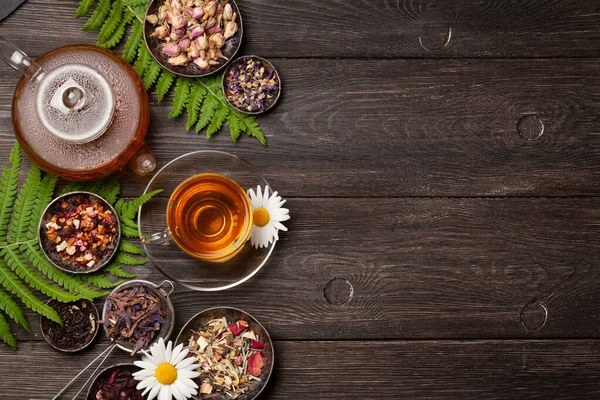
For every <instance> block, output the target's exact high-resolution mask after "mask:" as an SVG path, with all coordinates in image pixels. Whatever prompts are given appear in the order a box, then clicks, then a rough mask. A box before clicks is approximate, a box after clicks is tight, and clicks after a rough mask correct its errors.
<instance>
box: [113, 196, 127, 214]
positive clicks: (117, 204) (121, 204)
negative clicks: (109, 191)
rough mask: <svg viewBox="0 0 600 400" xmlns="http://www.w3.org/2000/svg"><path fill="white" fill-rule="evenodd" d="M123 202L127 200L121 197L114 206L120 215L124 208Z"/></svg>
mask: <svg viewBox="0 0 600 400" xmlns="http://www.w3.org/2000/svg"><path fill="white" fill-rule="evenodd" d="M123 204H125V200H123V199H119V200H117V202H116V203H115V205H114V206H113V207H114V208H115V211H116V212H117V214H118V215H121V211H122V210H123Z"/></svg>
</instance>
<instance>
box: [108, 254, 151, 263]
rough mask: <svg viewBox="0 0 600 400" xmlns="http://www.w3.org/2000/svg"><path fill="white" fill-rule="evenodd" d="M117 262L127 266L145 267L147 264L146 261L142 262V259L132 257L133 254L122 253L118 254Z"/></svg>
mask: <svg viewBox="0 0 600 400" xmlns="http://www.w3.org/2000/svg"><path fill="white" fill-rule="evenodd" d="M115 261H116V262H118V263H120V264H125V265H144V264H146V260H142V259H139V258H136V257H134V256H132V255H131V254H127V253H121V252H119V253H117V255H116V256H115Z"/></svg>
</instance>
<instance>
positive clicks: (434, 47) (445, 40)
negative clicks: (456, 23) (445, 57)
mask: <svg viewBox="0 0 600 400" xmlns="http://www.w3.org/2000/svg"><path fill="white" fill-rule="evenodd" d="M442 35H443V37H442V40H441V45H430V46H426V45H425V43H423V42H424V40H423V38H422V37H421V36H419V44H420V45H421V47H422V48H423V49H425V50H427V51H434V50H441V49H447V48H448V46H449V45H450V39H452V27H450V25H448V29H447V31H444V33H443V34H442ZM430 40H431V39H428V41H430ZM434 40H436V39H434Z"/></svg>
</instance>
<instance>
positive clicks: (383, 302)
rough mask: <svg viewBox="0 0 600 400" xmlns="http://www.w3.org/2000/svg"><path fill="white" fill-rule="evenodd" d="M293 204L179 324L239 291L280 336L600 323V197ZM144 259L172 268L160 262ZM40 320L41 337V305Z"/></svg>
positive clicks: (581, 328)
mask: <svg viewBox="0 0 600 400" xmlns="http://www.w3.org/2000/svg"><path fill="white" fill-rule="evenodd" d="M288 205H289V208H290V210H292V211H291V216H292V219H291V220H290V221H289V232H286V233H283V234H282V235H281V236H282V240H281V242H280V243H279V244H278V246H277V247H276V249H275V252H274V253H273V256H272V259H271V260H270V261H269V263H268V264H267V265H266V266H265V267H264V268H263V269H262V270H261V271H260V272H259V273H258V274H257V275H256V276H255V277H253V278H252V279H251V280H250V281H248V282H246V283H244V284H242V285H240V286H238V287H236V288H233V289H230V290H226V291H223V292H215V293H199V292H191V291H189V290H185V289H184V288H182V287H178V290H177V291H176V292H175V293H174V294H173V296H172V299H173V301H174V304H175V309H176V310H177V311H176V329H180V327H182V326H183V325H184V324H185V322H186V321H187V320H188V319H189V318H191V317H192V316H193V315H195V314H196V313H198V312H200V311H202V310H203V309H205V308H209V307H211V306H222V305H228V306H234V307H239V308H241V309H244V310H247V311H248V312H250V313H251V314H253V315H255V316H256V318H258V319H259V320H260V321H261V322H263V323H264V324H265V326H266V327H267V329H268V330H269V331H270V333H271V335H272V336H273V337H274V338H275V339H277V340H297V339H311V340H331V339H337V340H341V339H424V338H426V339H437V338H454V339H459V338H530V337H535V338H595V337H597V336H598V322H599V320H598V318H599V314H598V310H599V309H600V291H599V290H598V282H600V270H599V269H598V268H596V266H597V265H599V264H600V257H599V255H598V251H597V248H598V246H599V245H600V239H599V238H600V235H599V234H600V223H599V221H600V211H599V210H600V199H597V198H594V199H380V200H377V199H336V200H329V199H293V200H290V201H289V204H288ZM135 271H136V273H138V275H139V277H140V278H142V279H149V280H151V281H155V282H159V281H160V280H162V279H163V277H162V275H160V274H159V273H158V272H156V270H155V269H154V268H152V267H151V266H150V265H148V266H146V267H141V268H139V269H135ZM334 278H339V279H342V280H346V281H348V282H349V284H350V285H351V286H352V295H351V296H352V297H351V299H350V300H349V301H347V302H345V303H344V302H340V301H333V302H332V301H328V297H327V296H326V293H325V289H326V287H327V285H328V284H329V283H330V282H331V280H333V279H334ZM347 293H348V292H346V295H347ZM274 299H276V301H274ZM330 300H331V298H330ZM536 301H537V302H540V303H541V304H543V306H544V307H545V308H546V310H547V316H544V315H542V317H543V318H542V320H544V319H546V321H545V322H544V323H543V326H542V327H539V328H538V326H537V325H534V324H535V319H536V314H535V313H536V308H533V309H531V310H530V312H532V313H533V315H531V316H529V314H528V318H527V319H526V321H529V319H533V320H534V321H533V322H531V323H528V324H527V325H524V324H523V321H522V318H525V317H522V310H523V309H524V308H525V307H526V306H527V305H528V304H529V303H532V302H536ZM332 303H334V304H332ZM339 303H342V304H339ZM336 304H337V305H336ZM538 311H540V310H538ZM542 311H543V310H542ZM29 321H30V322H31V324H32V326H33V327H34V331H36V333H35V339H36V340H39V333H38V332H37V330H38V329H37V326H38V325H37V324H38V323H37V319H36V318H35V317H33V316H32V315H30V318H29ZM536 328H537V329H536ZM16 331H17V332H18V333H19V339H20V340H23V341H26V340H27V339H28V336H27V335H26V334H25V333H24V332H23V330H22V329H16ZM0 350H1V349H0Z"/></svg>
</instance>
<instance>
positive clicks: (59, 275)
mask: <svg viewBox="0 0 600 400" xmlns="http://www.w3.org/2000/svg"><path fill="white" fill-rule="evenodd" d="M21 251H22V252H24V253H25V256H26V257H27V259H28V260H29V262H31V264H32V265H33V266H34V267H36V268H37V269H38V271H40V272H41V273H42V274H44V275H46V276H47V277H48V278H49V279H52V280H53V281H54V282H56V283H57V284H59V285H60V286H62V287H64V288H65V289H67V290H69V291H71V292H72V293H78V294H80V295H81V296H82V297H84V298H86V299H96V298H100V297H102V296H104V295H106V294H107V293H106V292H100V291H96V290H93V289H92V288H90V287H89V286H88V285H86V284H85V282H83V281H82V280H81V278H79V277H78V276H75V275H73V274H69V273H67V272H64V271H62V270H60V269H58V268H56V267H55V266H54V265H52V264H51V263H50V262H49V261H48V259H47V258H46V256H45V255H44V254H43V253H42V250H41V249H40V248H39V245H38V244H37V243H26V244H24V245H23V246H21Z"/></svg>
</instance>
